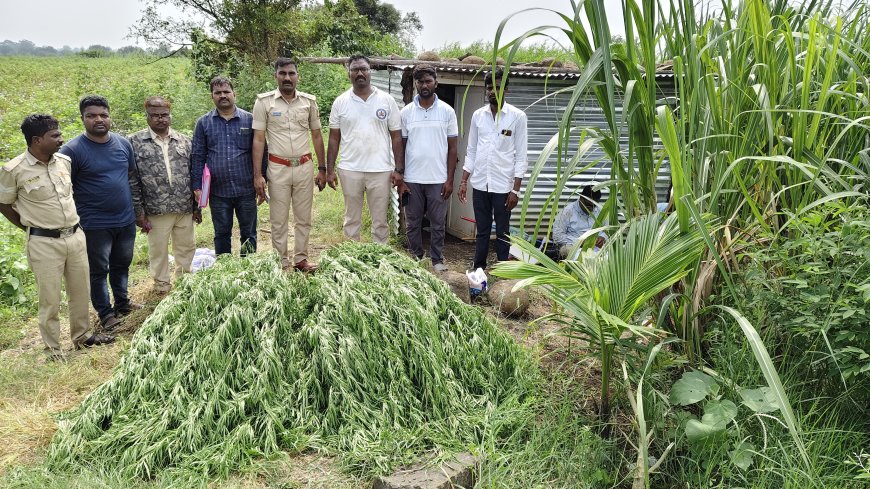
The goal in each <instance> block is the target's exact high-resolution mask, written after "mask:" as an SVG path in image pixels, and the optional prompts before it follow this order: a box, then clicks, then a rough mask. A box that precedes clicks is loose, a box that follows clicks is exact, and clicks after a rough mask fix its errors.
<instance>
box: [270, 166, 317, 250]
mask: <svg viewBox="0 0 870 489" xmlns="http://www.w3.org/2000/svg"><path fill="white" fill-rule="evenodd" d="M312 167H313V165H311V164H310V162H309V163H305V164H303V165H299V166H292V167H291V166H285V165H281V164H279V163H275V162H272V161H270V162H269V168H268V170H267V175H268V177H269V222H270V223H271V225H272V249H274V250H275V251H276V252H278V254H279V255H281V264H282V265H283V266H284V267H289V266H290V265H295V264H296V263H299V262H301V261H302V260H307V259H308V237H309V236H310V235H311V205H312V202H313V201H314V173H313V172H312ZM291 205H292V207H293V260H292V261H291V260H290V254H289V253H288V251H287V235H288V232H289V220H290V207H291Z"/></svg>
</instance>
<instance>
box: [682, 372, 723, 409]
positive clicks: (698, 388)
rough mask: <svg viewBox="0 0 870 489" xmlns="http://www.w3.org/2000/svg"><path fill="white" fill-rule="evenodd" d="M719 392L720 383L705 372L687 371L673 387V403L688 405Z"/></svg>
mask: <svg viewBox="0 0 870 489" xmlns="http://www.w3.org/2000/svg"><path fill="white" fill-rule="evenodd" d="M718 392H719V384H717V383H716V380H715V379H714V378H713V377H710V376H709V375H707V374H705V373H703V372H695V371H693V372H686V373H684V374H683V376H682V377H681V378H680V380H678V381H676V382H674V386H673V387H672V388H671V395H670V401H671V404H676V405H678V406H688V405H689V404H695V403H696V402H699V401H702V400H704V399H705V398H706V397H707V396H708V395H709V394H716V393H718Z"/></svg>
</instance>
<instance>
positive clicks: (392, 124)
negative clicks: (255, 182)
mask: <svg viewBox="0 0 870 489" xmlns="http://www.w3.org/2000/svg"><path fill="white" fill-rule="evenodd" d="M370 70H371V64H370V63H369V59H368V58H367V57H365V56H363V55H361V54H356V55H353V56H351V57H350V58H349V59H348V63H347V76H348V78H350V82H351V84H352V85H353V86H352V87H351V88H350V89H349V90H348V91H346V92H344V93H342V94H341V95H339V96H338V97H337V98H336V99H335V102H333V104H332V109H331V111H330V114H329V148H328V149H327V155H326V159H327V161H326V167H327V170H326V171H327V174H326V182H327V183H329V185H330V186H332V187H333V188H334V186H335V180H336V179H335V173H334V172H333V168H334V167H335V160H336V157H337V156H338V155H339V151H341V163H339V167H338V171H339V177H340V178H341V188H342V193H343V194H344V235H345V236H347V237H348V238H350V239H353V240H356V241H359V239H360V227H361V226H362V208H363V199H365V200H367V201H368V204H369V212H371V216H372V241H374V242H376V243H384V244H385V243H386V242H387V240H388V239H389V237H390V228H389V225H388V224H387V207H388V205H389V203H390V195H391V184H392V185H396V186H399V185H401V184H402V182H403V178H402V174H403V173H404V172H405V153H404V150H403V148H402V132H401V128H402V120H401V117H400V115H399V106H398V105H397V104H396V101H395V100H394V99H393V97H392V96H391V95H390V94H388V93H385V92H382V91H381V90H379V89H378V88H377V87H373V86H372V80H371V73H370ZM321 185H322V184H321Z"/></svg>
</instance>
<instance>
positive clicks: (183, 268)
mask: <svg viewBox="0 0 870 489" xmlns="http://www.w3.org/2000/svg"><path fill="white" fill-rule="evenodd" d="M148 221H149V222H151V231H149V232H148V271H149V272H150V274H151V278H153V279H154V288H155V289H157V290H160V291H164V292H165V291H168V290H169V288H170V282H169V240H170V238H171V239H172V255H173V256H174V257H175V276H176V277H178V276H179V275H181V274H182V273H190V265H191V263H193V253H194V252H195V251H196V242H195V240H194V236H193V214H177V213H170V214H160V215H157V216H148Z"/></svg>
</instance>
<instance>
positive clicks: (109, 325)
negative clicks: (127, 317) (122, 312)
mask: <svg viewBox="0 0 870 489" xmlns="http://www.w3.org/2000/svg"><path fill="white" fill-rule="evenodd" d="M100 324H101V325H102V326H103V331H112V330H114V329H115V328H117V327H118V326H120V325H121V320H120V319H118V316H116V315H114V314H112V315H111V316H106V318H105V319H101V320H100Z"/></svg>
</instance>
